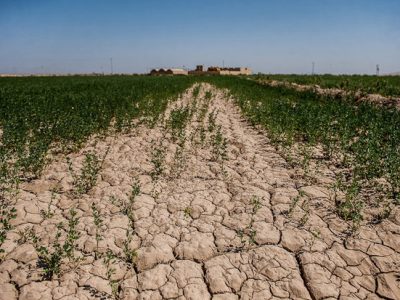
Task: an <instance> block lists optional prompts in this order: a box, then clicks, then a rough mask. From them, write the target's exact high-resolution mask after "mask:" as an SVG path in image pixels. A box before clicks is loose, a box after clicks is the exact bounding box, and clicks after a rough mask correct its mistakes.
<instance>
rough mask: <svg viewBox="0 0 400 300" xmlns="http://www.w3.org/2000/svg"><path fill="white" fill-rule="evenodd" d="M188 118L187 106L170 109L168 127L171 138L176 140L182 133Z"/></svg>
mask: <svg viewBox="0 0 400 300" xmlns="http://www.w3.org/2000/svg"><path fill="white" fill-rule="evenodd" d="M189 119H190V110H189V107H181V108H177V109H174V110H172V111H171V114H170V117H169V120H168V127H169V128H170V130H171V133H172V138H173V139H174V140H176V139H177V138H178V137H181V136H182V135H184V130H185V128H186V124H187V123H188V121H189Z"/></svg>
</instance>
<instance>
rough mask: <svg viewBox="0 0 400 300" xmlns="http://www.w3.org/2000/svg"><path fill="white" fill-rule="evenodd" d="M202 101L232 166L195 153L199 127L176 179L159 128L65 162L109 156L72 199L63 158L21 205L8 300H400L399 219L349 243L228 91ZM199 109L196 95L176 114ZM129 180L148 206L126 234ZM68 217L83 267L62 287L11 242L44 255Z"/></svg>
mask: <svg viewBox="0 0 400 300" xmlns="http://www.w3.org/2000/svg"><path fill="white" fill-rule="evenodd" d="M206 91H211V92H212V95H213V96H212V99H211V102H210V106H209V112H211V111H213V110H214V109H216V110H218V115H217V118H216V123H217V124H219V125H221V129H222V133H223V136H224V137H225V138H226V139H227V156H228V160H225V161H223V162H221V161H214V160H213V159H212V151H211V150H212V149H211V147H210V145H209V144H208V145H207V144H205V145H203V146H201V145H199V144H198V143H196V142H195V141H196V139H197V135H196V128H197V129H198V128H199V125H200V123H199V122H196V121H195V119H196V118H195V117H193V118H192V119H193V120H192V121H191V123H190V124H189V125H188V126H187V128H186V136H187V137H190V136H191V137H193V138H192V139H190V138H187V143H186V147H185V151H184V153H185V161H186V168H184V169H183V170H181V171H180V172H179V174H175V173H174V172H173V168H171V166H172V165H173V164H174V158H173V157H174V151H175V149H176V145H175V143H173V142H172V141H171V139H170V136H169V133H166V130H165V128H164V127H163V126H161V125H160V126H158V127H155V128H153V129H149V128H146V127H139V128H136V129H134V130H133V131H132V132H130V133H128V134H119V135H117V136H114V137H112V136H109V137H107V138H105V139H103V140H100V141H98V142H96V143H94V141H91V142H90V143H88V146H87V147H85V149H83V150H82V151H81V152H79V153H78V154H74V155H71V156H70V158H71V160H72V161H73V168H75V169H79V168H80V166H81V164H82V161H83V159H84V153H86V152H87V151H93V150H94V151H96V152H97V153H98V155H99V156H100V157H102V155H104V154H106V153H107V155H106V158H105V161H104V163H103V168H102V170H101V172H100V176H99V179H98V181H97V184H96V186H95V187H94V188H93V189H92V190H91V191H90V192H89V193H88V194H87V195H83V196H81V197H78V198H73V197H71V196H70V193H69V192H68V191H69V190H71V189H72V178H71V175H70V172H69V171H68V164H67V163H66V162H65V158H58V159H57V158H55V161H54V162H53V163H52V164H51V165H50V166H48V167H47V168H46V170H45V172H44V174H43V176H42V178H40V180H36V181H34V182H31V183H27V184H25V185H23V187H22V190H21V192H20V194H19V196H18V201H17V209H18V217H17V219H16V220H15V223H14V225H15V226H16V228H15V229H14V230H13V231H12V232H10V233H9V234H8V240H7V241H6V242H5V244H4V245H3V248H4V249H6V257H5V260H4V261H3V262H2V263H1V264H0V282H1V284H0V291H1V292H0V299H2V300H3V299H4V300H6V299H7V300H12V299H24V300H28V299H29V300H34V299H112V298H113V297H114V298H116V297H119V298H120V299H182V300H183V299H219V300H222V299H225V300H228V299H400V287H399V284H400V283H399V280H398V279H399V277H398V276H399V273H400V263H399V262H400V253H399V252H400V213H399V212H398V211H397V212H394V213H393V217H392V218H391V219H390V220H385V221H384V222H382V223H381V224H379V225H377V226H375V227H373V226H361V228H360V229H359V232H358V234H357V235H355V236H349V235H348V234H347V231H348V227H349V225H348V224H347V223H345V222H344V221H342V220H340V219H339V218H338V217H336V215H335V214H334V213H332V210H333V204H332V200H330V199H329V197H330V195H329V191H328V190H327V189H326V188H324V187H323V186H322V185H315V186H303V187H299V184H298V183H297V182H295V181H294V179H291V172H292V171H291V170H290V169H288V168H287V166H286V163H285V161H284V160H283V159H282V158H281V157H280V156H279V155H278V154H277V153H276V151H275V149H274V148H273V147H272V146H271V145H270V144H269V142H268V140H267V138H266V137H265V133H263V132H258V131H256V130H255V129H253V128H251V127H250V126H249V125H248V124H247V123H246V122H245V121H244V120H243V118H242V116H241V115H240V112H239V111H238V109H237V107H236V106H235V105H234V104H233V102H232V101H230V100H226V99H225V94H224V92H223V91H220V90H216V89H215V88H213V87H211V86H209V85H206V84H202V85H201V91H200V96H199V98H202V99H203V100H196V101H198V103H199V104H200V103H203V102H204V101H205V100H204V97H205V92H206ZM191 101H193V99H192V89H190V90H188V91H187V93H185V94H184V95H183V96H182V98H181V99H179V101H178V102H177V103H173V104H171V106H170V107H171V109H172V108H173V107H174V106H176V105H185V104H190V103H191ZM168 114H169V112H167V114H166V118H168ZM206 119H207V118H206ZM210 135H211V134H210ZM208 139H210V137H208ZM161 140H162V141H163V142H162V144H163V145H164V147H165V148H166V149H167V158H166V165H167V169H166V171H165V172H164V174H163V175H162V176H161V177H160V178H159V179H158V180H157V181H155V180H153V179H152V177H151V176H149V174H150V173H151V171H152V163H151V154H150V153H151V147H152V145H154V141H156V142H157V143H158V142H159V141H161ZM176 175H180V176H179V177H177V176H176ZM135 176H136V177H137V178H138V179H139V181H140V185H141V194H140V195H139V196H137V198H136V199H135V201H134V205H133V206H134V207H133V208H134V209H133V212H134V214H133V219H134V224H133V226H132V225H131V224H130V222H129V218H128V216H127V215H126V214H124V213H123V212H122V211H121V207H120V206H119V205H118V203H115V202H114V203H112V201H110V197H114V199H116V198H119V199H121V200H124V201H128V197H129V195H130V193H131V185H132V178H133V177H135ZM321 176H323V175H321ZM326 176H328V175H326ZM57 184H59V185H60V186H61V187H62V191H59V192H58V193H56V196H55V197H54V196H53V201H52V204H51V210H52V211H53V212H54V216H52V217H51V218H49V219H45V220H43V217H42V216H41V215H40V210H41V209H43V210H47V208H48V205H49V203H50V201H51V199H52V195H51V192H50V189H51V188H52V187H54V186H55V185H57ZM300 189H301V190H303V191H304V194H305V196H302V200H301V201H302V202H303V203H306V205H301V203H302V202H299V205H298V206H297V207H296V208H295V209H292V212H291V213H290V214H288V213H287V212H288V211H289V210H290V207H291V205H292V203H293V199H294V198H296V197H297V196H298V195H299V190H300ZM302 194H303V193H302ZM93 202H94V203H95V204H96V205H97V206H98V207H99V209H100V211H101V216H102V218H103V225H102V235H103V239H102V240H101V241H100V243H99V252H102V253H104V252H105V251H106V249H110V250H111V251H112V252H113V253H114V254H115V255H117V256H118V257H120V258H121V259H116V261H115V263H114V264H113V268H114V269H115V271H114V272H113V274H112V277H111V278H112V280H114V281H115V282H117V284H118V289H117V290H116V291H115V289H114V293H113V289H112V288H111V285H110V280H108V279H107V268H106V267H105V265H104V262H103V258H98V259H96V258H95V255H94V251H95V250H96V241H95V225H94V219H93V217H92V211H91V203H93ZM72 207H75V208H76V210H77V212H78V216H79V217H80V219H79V225H78V229H79V231H80V234H81V236H80V238H79V240H78V243H77V244H78V249H77V251H76V255H77V256H82V257H83V259H82V260H81V261H80V262H79V264H77V265H76V266H72V265H71V264H70V263H65V264H63V267H62V272H61V275H60V276H59V278H54V279H53V280H51V281H42V280H41V273H40V272H41V269H40V268H38V267H37V260H38V255H37V253H36V251H35V249H34V247H33V246H32V245H31V244H30V243H29V242H26V243H22V244H18V243H17V240H18V239H19V238H20V236H19V235H18V234H17V232H18V231H22V230H23V229H24V228H26V227H27V226H33V227H34V229H35V231H36V232H37V234H38V235H39V236H40V237H41V238H42V240H43V244H45V245H47V243H48V242H49V241H50V240H51V239H52V238H54V234H55V226H56V224H57V223H59V222H60V221H63V222H64V223H66V222H67V216H68V211H69V209H70V208H72ZM305 216H306V217H307V218H306V220H305V221H304V219H305ZM127 232H131V233H132V239H131V241H130V242H129V247H131V248H132V249H136V250H137V253H138V257H137V260H136V264H135V266H134V267H132V266H130V265H129V264H127V263H126V262H125V261H124V259H122V258H123V256H124V254H123V253H124V251H123V248H124V244H126V240H127Z"/></svg>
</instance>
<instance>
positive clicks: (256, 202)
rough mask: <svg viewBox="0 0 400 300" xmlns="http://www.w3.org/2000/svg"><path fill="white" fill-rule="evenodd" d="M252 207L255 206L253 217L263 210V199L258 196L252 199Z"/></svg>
mask: <svg viewBox="0 0 400 300" xmlns="http://www.w3.org/2000/svg"><path fill="white" fill-rule="evenodd" d="M251 205H252V206H253V215H255V214H256V213H257V211H258V210H259V209H260V208H261V199H260V198H259V197H257V196H253V197H251Z"/></svg>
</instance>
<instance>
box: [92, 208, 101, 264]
mask: <svg viewBox="0 0 400 300" xmlns="http://www.w3.org/2000/svg"><path fill="white" fill-rule="evenodd" d="M92 216H93V222H94V225H95V226H96V234H95V239H96V252H95V253H94V255H95V259H97V254H98V252H99V242H100V241H101V240H102V239H103V236H102V235H101V234H100V232H101V230H102V229H101V226H102V225H103V220H102V218H101V215H100V211H99V209H98V208H97V206H96V204H95V203H94V202H93V203H92Z"/></svg>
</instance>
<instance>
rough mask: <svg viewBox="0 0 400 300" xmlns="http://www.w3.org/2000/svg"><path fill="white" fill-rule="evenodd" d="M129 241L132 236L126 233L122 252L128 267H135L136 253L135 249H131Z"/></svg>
mask: <svg viewBox="0 0 400 300" xmlns="http://www.w3.org/2000/svg"><path fill="white" fill-rule="evenodd" d="M131 241H132V234H131V233H130V232H129V231H126V240H125V241H124V244H123V251H124V256H125V261H126V262H127V263H128V264H130V265H132V266H133V265H135V264H136V260H137V256H138V254H137V252H136V250H135V249H131V246H130V244H131Z"/></svg>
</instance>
